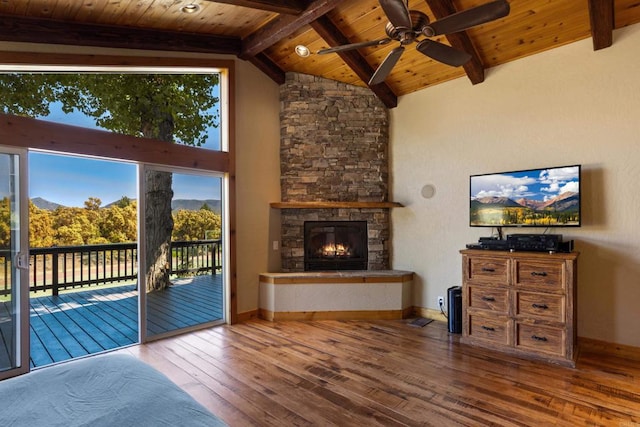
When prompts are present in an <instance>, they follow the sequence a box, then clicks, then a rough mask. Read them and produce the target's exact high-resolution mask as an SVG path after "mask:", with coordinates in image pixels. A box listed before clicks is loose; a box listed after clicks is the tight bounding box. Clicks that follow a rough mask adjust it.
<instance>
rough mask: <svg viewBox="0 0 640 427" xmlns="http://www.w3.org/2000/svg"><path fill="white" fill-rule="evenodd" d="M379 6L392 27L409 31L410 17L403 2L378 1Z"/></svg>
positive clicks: (397, 0) (395, 0)
mask: <svg viewBox="0 0 640 427" xmlns="http://www.w3.org/2000/svg"><path fill="white" fill-rule="evenodd" d="M380 6H381V7H382V10H384V13H385V15H387V18H388V19H389V22H391V24H392V25H393V26H394V27H396V28H398V27H400V28H406V29H411V15H410V14H409V8H408V7H407V4H406V3H405V2H404V1H403V0H380Z"/></svg>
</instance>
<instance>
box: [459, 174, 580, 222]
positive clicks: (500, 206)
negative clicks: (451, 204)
mask: <svg viewBox="0 0 640 427" xmlns="http://www.w3.org/2000/svg"><path fill="white" fill-rule="evenodd" d="M470 190H471V191H470V193H471V199H470V208H469V225H470V226H472V227H578V226H580V165H574V166H560V167H552V168H541V169H529V170H522V171H513V172H500V173H492V174H484V175H472V176H471V177H470Z"/></svg>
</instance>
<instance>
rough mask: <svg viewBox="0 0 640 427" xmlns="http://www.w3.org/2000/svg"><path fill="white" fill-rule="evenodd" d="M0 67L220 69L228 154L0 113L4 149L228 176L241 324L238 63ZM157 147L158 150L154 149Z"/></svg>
mask: <svg viewBox="0 0 640 427" xmlns="http://www.w3.org/2000/svg"><path fill="white" fill-rule="evenodd" d="M1 61H2V63H1V64H0V68H2V69H3V71H7V72H9V71H11V72H29V71H34V70H36V69H41V70H42V69H48V70H51V71H55V69H56V68H58V69H60V68H62V67H64V69H65V70H66V71H69V68H70V67H71V68H73V67H78V71H83V69H87V68H88V67H104V68H114V69H121V70H126V69H127V68H131V69H134V68H136V67H140V68H156V67H157V70H154V71H157V72H162V69H163V68H166V70H167V71H169V70H175V69H176V68H185V71H188V69H197V68H205V69H206V68H209V69H219V70H222V72H223V73H224V74H225V77H226V79H227V88H226V90H227V106H226V111H227V123H226V126H227V151H212V150H205V149H199V148H196V147H188V146H184V145H178V144H171V143H166V142H163V141H157V140H149V139H145V138H136V137H132V136H126V135H119V134H114V133H111V132H105V131H99V130H93V129H85V128H79V127H75V126H68V125H62V124H57V123H50V122H45V121H42V120H35V119H28V118H23V117H17V116H12V115H6V114H0V141H2V144H3V145H9V146H18V147H23V148H37V149H44V150H51V151H56V152H62V153H69V154H81V155H88V156H98V157H103V158H111V159H118V160H128V161H136V162H141V163H151V164H158V165H166V166H174V167H187V168H193V169H199V170H206V171H212V172H222V173H225V174H226V175H227V177H228V186H229V187H228V194H227V197H228V217H227V218H226V220H227V225H228V228H229V265H228V273H229V304H230V307H229V319H227V321H228V322H229V323H231V324H233V323H236V322H237V320H238V309H237V306H238V302H237V297H236V295H237V290H236V289H237V280H236V277H237V274H236V265H237V261H236V249H235V248H236V237H235V236H236V215H235V210H236V208H235V206H236V188H235V182H236V179H235V175H236V172H235V156H236V148H235V147H236V144H235V90H234V89H235V62H234V61H233V60H223V59H201V58H179V57H156V56H141V55H135V56H126V55H122V56H119V55H87V54H66V53H65V54H58V53H41V52H3V54H2V60H1ZM150 147H153V149H150Z"/></svg>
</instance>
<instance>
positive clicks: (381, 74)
mask: <svg viewBox="0 0 640 427" xmlns="http://www.w3.org/2000/svg"><path fill="white" fill-rule="evenodd" d="M402 52H404V46H398V47H396V48H395V49H393V50H392V51H391V52H389V54H388V55H387V57H386V58H384V61H382V64H380V66H379V67H378V69H377V70H376V72H375V73H373V76H371V79H370V80H369V86H373V85H377V84H380V83H382V82H383V81H384V80H385V79H386V78H387V76H388V75H389V73H390V72H391V70H392V69H393V66H394V65H396V62H398V59H400V57H401V56H402Z"/></svg>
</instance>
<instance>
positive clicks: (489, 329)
mask: <svg viewBox="0 0 640 427" xmlns="http://www.w3.org/2000/svg"><path fill="white" fill-rule="evenodd" d="M482 329H484V330H485V331H491V332H495V330H496V328H493V327H491V326H484V325H482Z"/></svg>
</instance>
